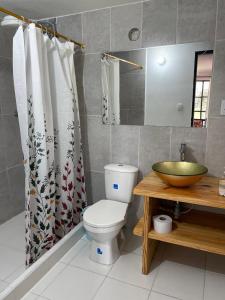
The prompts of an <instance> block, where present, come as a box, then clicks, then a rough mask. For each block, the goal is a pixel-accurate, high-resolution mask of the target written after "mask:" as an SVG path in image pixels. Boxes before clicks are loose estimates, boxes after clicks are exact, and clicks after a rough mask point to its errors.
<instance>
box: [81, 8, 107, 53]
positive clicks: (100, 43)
mask: <svg viewBox="0 0 225 300" xmlns="http://www.w3.org/2000/svg"><path fill="white" fill-rule="evenodd" d="M83 41H84V43H85V44H86V46H87V47H86V53H96V52H101V51H108V50H109V49H110V9H101V10H97V11H90V12H86V13H84V14H83Z"/></svg>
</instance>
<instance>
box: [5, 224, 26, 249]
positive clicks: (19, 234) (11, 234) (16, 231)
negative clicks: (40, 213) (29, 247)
mask: <svg viewBox="0 0 225 300" xmlns="http://www.w3.org/2000/svg"><path fill="white" fill-rule="evenodd" d="M24 222H25V221H24ZM0 244H1V245H6V246H8V247H12V248H14V249H16V250H19V251H21V252H25V225H23V226H21V225H17V224H16V221H15V222H8V223H7V226H4V227H3V228H2V227H1V226H0Z"/></svg>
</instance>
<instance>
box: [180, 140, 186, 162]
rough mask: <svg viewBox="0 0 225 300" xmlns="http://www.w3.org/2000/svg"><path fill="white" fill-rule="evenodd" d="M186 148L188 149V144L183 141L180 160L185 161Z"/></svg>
mask: <svg viewBox="0 0 225 300" xmlns="http://www.w3.org/2000/svg"><path fill="white" fill-rule="evenodd" d="M185 150H186V144H184V143H182V144H180V160H181V161H185Z"/></svg>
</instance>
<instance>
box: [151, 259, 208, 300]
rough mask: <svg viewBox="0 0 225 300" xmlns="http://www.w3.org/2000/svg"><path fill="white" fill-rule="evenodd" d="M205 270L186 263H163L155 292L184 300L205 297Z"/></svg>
mask: <svg viewBox="0 0 225 300" xmlns="http://www.w3.org/2000/svg"><path fill="white" fill-rule="evenodd" d="M203 289H204V270H203V269H201V268H198V267H196V268H195V267H192V266H189V265H186V264H185V263H184V264H182V263H177V262H174V261H169V260H165V261H163V262H162V263H161V266H160V269H159V272H158V274H157V277H156V280H155V282H154V284H153V290H154V291H156V292H159V293H162V294H166V295H169V296H172V297H177V298H180V299H182V300H199V299H202V297H203Z"/></svg>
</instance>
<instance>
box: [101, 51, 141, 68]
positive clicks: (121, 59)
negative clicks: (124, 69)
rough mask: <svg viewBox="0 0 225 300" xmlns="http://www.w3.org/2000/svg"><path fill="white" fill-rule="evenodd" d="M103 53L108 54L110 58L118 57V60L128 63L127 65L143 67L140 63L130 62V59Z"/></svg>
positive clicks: (106, 54)
mask: <svg viewBox="0 0 225 300" xmlns="http://www.w3.org/2000/svg"><path fill="white" fill-rule="evenodd" d="M103 55H105V56H108V57H111V58H115V59H118V60H120V61H122V62H124V63H127V64H129V65H132V66H135V67H138V69H143V66H142V65H139V64H136V63H134V62H132V61H129V60H126V59H123V58H119V57H117V56H114V55H112V54H109V53H103Z"/></svg>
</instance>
